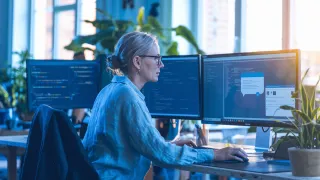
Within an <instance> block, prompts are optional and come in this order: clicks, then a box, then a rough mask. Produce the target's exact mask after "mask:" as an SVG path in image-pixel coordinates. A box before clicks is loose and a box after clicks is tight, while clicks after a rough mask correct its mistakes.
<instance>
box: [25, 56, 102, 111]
mask: <svg viewBox="0 0 320 180" xmlns="http://www.w3.org/2000/svg"><path fill="white" fill-rule="evenodd" d="M99 66H100V64H99V62H98V61H85V60H27V87H28V93H27V99H28V108H29V109H30V110H34V109H36V108H37V107H38V106H39V105H41V104H47V105H49V106H51V107H53V108H57V109H73V108H92V106H93V103H94V100H95V98H96V96H97V94H98V92H99V81H100V69H99Z"/></svg>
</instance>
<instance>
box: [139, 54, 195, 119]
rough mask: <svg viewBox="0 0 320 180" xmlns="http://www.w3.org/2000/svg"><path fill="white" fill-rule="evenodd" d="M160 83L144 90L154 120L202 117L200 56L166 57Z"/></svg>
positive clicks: (147, 86)
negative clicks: (157, 118)
mask: <svg viewBox="0 0 320 180" xmlns="http://www.w3.org/2000/svg"><path fill="white" fill-rule="evenodd" d="M163 63H164V68H162V69H161V72H160V76H159V80H158V82H155V83H147V84H146V85H145V87H144V89H143V92H144V95H145V97H146V105H147V107H148V109H149V111H150V113H151V115H152V116H153V117H155V116H161V117H167V118H170V117H190V118H197V117H199V116H200V98H199V93H200V90H199V86H200V85H199V83H200V77H199V58H198V56H176V57H163Z"/></svg>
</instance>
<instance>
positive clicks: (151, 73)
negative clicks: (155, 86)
mask: <svg viewBox="0 0 320 180" xmlns="http://www.w3.org/2000/svg"><path fill="white" fill-rule="evenodd" d="M159 54H160V52H159V46H158V45H157V44H154V45H153V48H152V49H151V50H150V51H149V52H148V53H147V54H144V55H145V56H157V57H142V63H141V70H140V76H141V77H142V78H143V79H144V80H145V81H146V82H149V81H151V82H157V81H158V78H159V75H160V69H161V68H163V67H164V64H163V63H162V61H161V60H160V56H159Z"/></svg>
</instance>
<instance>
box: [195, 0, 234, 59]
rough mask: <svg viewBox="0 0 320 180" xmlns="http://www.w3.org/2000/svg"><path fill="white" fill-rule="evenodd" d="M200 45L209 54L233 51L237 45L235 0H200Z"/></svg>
mask: <svg viewBox="0 0 320 180" xmlns="http://www.w3.org/2000/svg"><path fill="white" fill-rule="evenodd" d="M199 17H200V18H199V24H198V26H199V27H200V30H199V31H200V33H199V39H200V41H199V42H200V44H199V45H200V47H201V48H202V49H203V50H204V51H205V52H206V53H207V54H217V53H231V52H234V45H235V40H234V37H235V0H228V1H226V0H202V1H199Z"/></svg>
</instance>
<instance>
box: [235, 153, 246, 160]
mask: <svg viewBox="0 0 320 180" xmlns="http://www.w3.org/2000/svg"><path fill="white" fill-rule="evenodd" d="M235 156H236V157H238V158H240V159H242V161H243V162H248V161H249V159H248V158H243V157H241V156H239V155H237V154H236V155H235ZM236 161H237V160H236ZM239 162H241V161H239Z"/></svg>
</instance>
